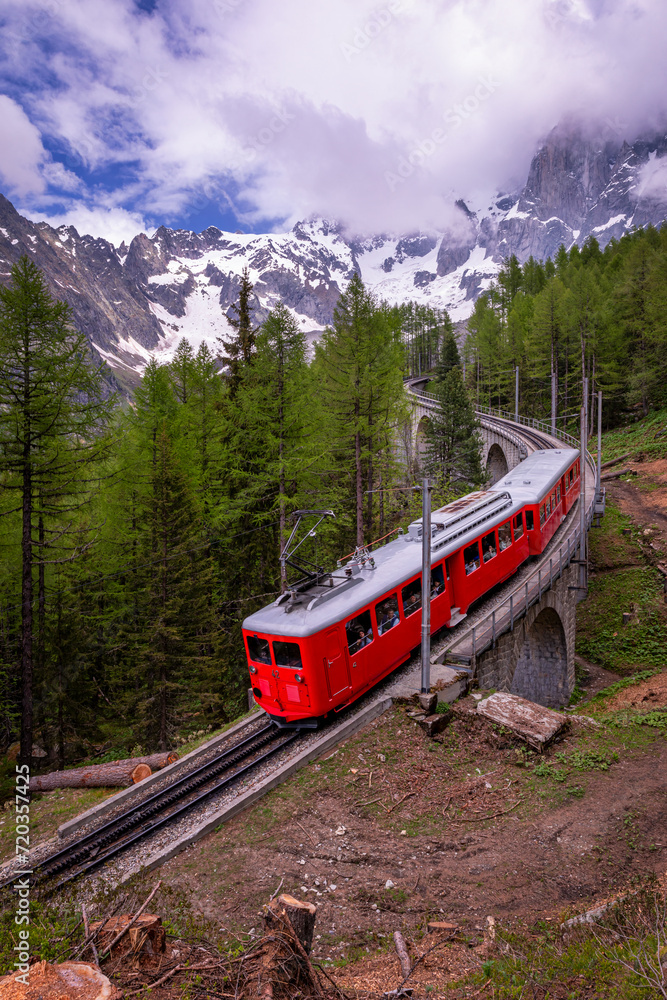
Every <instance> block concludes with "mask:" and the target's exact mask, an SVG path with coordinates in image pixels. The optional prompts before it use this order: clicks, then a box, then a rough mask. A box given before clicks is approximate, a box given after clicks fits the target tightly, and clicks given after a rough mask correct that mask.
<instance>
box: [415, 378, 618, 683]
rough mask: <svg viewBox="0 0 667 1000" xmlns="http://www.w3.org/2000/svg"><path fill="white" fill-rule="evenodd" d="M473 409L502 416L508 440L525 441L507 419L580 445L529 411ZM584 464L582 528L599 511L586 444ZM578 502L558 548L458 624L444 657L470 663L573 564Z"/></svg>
mask: <svg viewBox="0 0 667 1000" xmlns="http://www.w3.org/2000/svg"><path fill="white" fill-rule="evenodd" d="M406 388H407V389H408V391H410V392H411V393H413V394H414V395H415V396H417V397H420V398H421V397H425V398H426V399H427V400H428V401H429V402H430V401H433V402H437V398H436V397H435V396H433V394H432V393H428V392H424V391H421V390H417V389H415V388H413V386H411V385H409V384H408V385H407V386H406ZM476 412H477V413H478V414H479V415H480V416H481V417H486V418H487V419H488V420H489V421H491V422H494V421H497V422H500V421H502V422H503V424H502V425H501V426H502V428H503V433H504V434H507V436H508V437H509V438H510V440H512V438H514V437H519V439H520V440H521V443H522V445H524V446H525V442H524V441H523V440H522V439H521V438H520V436H519V435H516V434H515V432H514V431H512V430H510V429H509V428H507V427H506V424H507V423H510V424H513V425H514V427H517V426H523V427H526V428H530V429H531V430H533V431H535V432H536V433H537V434H538V435H544V436H545V437H547V438H548V440H546V441H543V442H542V443H543V444H544V445H545V446H546V447H548V448H552V447H554V444H553V442H554V441H557V442H559V443H560V442H563V443H564V444H567V445H569V446H570V447H573V448H577V449H579V448H580V442H579V441H578V440H577V439H576V438H575V437H573V436H572V435H571V434H568V433H566V432H565V431H560V432H559V433H558V436H557V437H554V436H552V434H551V427H550V425H549V424H547V423H546V421H544V420H538V419H536V418H535V417H522V416H519V419H518V421H517V420H515V414H513V413H509V412H507V411H506V410H501V409H495V408H493V407H490V406H479V407H478V408H477V411H476ZM556 446H557V445H556ZM586 466H588V468H589V471H590V474H591V475H590V482H589V483H586V486H587V487H588V488H587V489H586V490H585V499H584V502H585V504H586V510H585V515H584V529H585V531H586V532H588V530H589V529H590V526H591V523H592V521H593V517H594V516H595V514H596V513H599V511H596V503H597V500H598V498H597V497H596V490H595V486H594V484H595V481H596V462H595V460H594V458H593V456H592V455H591V453H590V452H589V451H588V449H586V462H585V466H584V474H585V468H586ZM587 478H589V477H587ZM580 503H581V494H580V496H579V500H578V501H577V503H576V505H574V507H573V508H572V510H571V511H570V514H569V515H568V522H569V524H568V528H569V530H568V531H567V533H566V537H565V538H564V539H563V540H562V541H561V543H560V545H559V546H558V548H557V549H555V548H554V549H551V550H550V549H547V553H546V554H545V555H544V556H542V558H541V560H540V563H539V565H538V566H536V567H535V568H533V569H531V570H530V571H528V572H527V568H525V569H524V571H523V573H522V574H521V575H522V580H521V583H520V584H518V585H517V586H516V587H515V588H514V589H513V590H512V591H511V592H510V594H509V595H508V596H507V597H504V598H503V599H502V600H501V601H500V602H499V603H494V604H493V606H492V608H490V610H489V612H488V613H487V614H486V615H485V617H484V618H483V619H482V620H481V621H478V622H477V623H476V624H475V625H471V626H468V627H467V628H466V627H465V626H464V629H463V632H462V634H461V635H458V636H456V637H455V638H454V641H453V642H451V643H450V644H448V645H447V647H446V650H445V655H446V660H448V661H450V662H455V663H456V662H458V663H468V664H472V665H473V667H474V665H475V661H476V658H477V656H479V655H480V654H481V653H483V652H484V651H485V650H487V649H489V648H493V647H495V645H496V643H497V641H498V638H499V637H500V636H501V635H503V634H504V633H506V632H510V631H513V629H514V625H515V623H516V622H517V620H519V619H520V618H522V617H523V616H524V615H525V614H526V613H527V611H528V610H529V608H531V607H532V606H533V605H534V604H538V603H539V602H540V601H541V600H542V595H543V594H544V593H545V591H546V590H548V589H550V588H551V587H552V586H553V584H554V582H555V581H556V580H558V579H559V578H560V577H562V575H563V573H564V571H565V570H566V569H567V568H568V567H569V566H570V564H571V563H572V562H573V561H574V562H575V563H576V564H579V558H578V556H577V553H580V552H581V521H580V517H579V516H577V514H578V513H579V509H580V508H579V504H580ZM568 522H565V523H568ZM577 589H578V588H577ZM457 631H458V630H457Z"/></svg>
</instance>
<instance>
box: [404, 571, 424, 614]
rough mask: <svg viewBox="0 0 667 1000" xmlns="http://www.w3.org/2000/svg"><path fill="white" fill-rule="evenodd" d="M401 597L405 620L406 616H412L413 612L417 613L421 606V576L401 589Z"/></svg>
mask: <svg viewBox="0 0 667 1000" xmlns="http://www.w3.org/2000/svg"><path fill="white" fill-rule="evenodd" d="M401 597H402V598H403V614H404V615H405V617H406V618H407V617H408V615H413V614H414V613H415V611H419V609H420V608H421V606H422V578H421V576H418V577H417V579H416V580H413V581H412V583H409V584H408V585H407V587H403V590H402V591H401Z"/></svg>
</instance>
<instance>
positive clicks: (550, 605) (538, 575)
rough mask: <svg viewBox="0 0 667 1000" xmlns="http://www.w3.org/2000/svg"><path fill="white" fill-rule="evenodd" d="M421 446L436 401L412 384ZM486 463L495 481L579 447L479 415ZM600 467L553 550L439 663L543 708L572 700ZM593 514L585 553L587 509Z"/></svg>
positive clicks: (458, 632) (545, 431)
mask: <svg viewBox="0 0 667 1000" xmlns="http://www.w3.org/2000/svg"><path fill="white" fill-rule="evenodd" d="M408 393H409V396H410V399H411V403H412V407H413V434H414V439H415V440H416V443H417V447H419V444H420V437H421V439H423V434H424V425H425V421H426V420H428V419H429V411H432V409H433V407H434V405H435V403H434V400H433V398H432V397H429V395H428V394H427V393H425V392H424V391H423V389H422V388H421V386H419V387H414V386H408ZM477 416H478V419H479V420H480V423H481V429H482V440H483V447H484V456H483V457H484V458H485V461H486V466H487V469H488V471H489V478H490V480H491V482H492V483H493V482H496V481H497V480H498V479H500V478H501V476H503V475H504V474H505V472H507V471H509V469H512V468H513V467H514V466H515V465H517V464H518V463H519V462H520V461H522V460H523V459H524V458H525V457H526V456H527V455H528V454H529V453H530V452H532V451H534V450H536V449H537V448H554V447H555V448H558V447H578V443H577V442H576V441H575V440H574V439H573V438H571V437H570V436H569V435H564V436H563V437H564V439H563V440H560V439H556V438H553V437H552V436H551V435H550V433H549V428H548V426H547V425H546V424H540V423H539V422H538V421H523V420H520V422H519V423H517V422H515V421H514V419H513V415H512V414H508V413H500V412H499V411H490V410H488V409H487V410H485V411H484V412H482V411H478V414H477ZM595 486H596V480H595V465H594V463H593V460H592V458H591V457H590V455H589V456H588V460H587V462H586V465H585V489H584V494H583V497H582V499H580V500H579V501H578V502H577V504H575V506H574V508H573V509H572V511H571V512H570V514H569V516H568V517H567V519H566V520H565V521H564V522H563V524H562V525H561V526H560V528H559V529H558V531H557V532H556V534H555V536H554V538H553V539H552V540H551V542H550V544H549V546H548V548H547V550H546V551H545V552H544V553H543V554H542V555H541V556H538V557H531V559H530V560H529V561H528V562H527V563H526V564H524V566H523V567H522V568H521V570H520V571H519V572H518V573H516V574H515V576H514V577H513V578H512V579H511V580H509V581H507V582H506V583H504V584H502V585H500V586H499V587H497V588H495V589H494V590H493V591H492V592H491V593H490V594H488V595H487V596H486V597H485V598H484V599H483V601H481V602H480V604H479V605H477V606H476V607H473V608H472V609H471V610H470V612H469V614H468V617H467V619H466V620H465V621H463V622H461V623H460V624H459V625H457V626H456V627H455V628H454V629H452V630H451V631H450V632H447V633H446V635H445V636H444V638H443V637H442V636H441V637H440V640H439V642H435V641H434V647H433V655H432V659H433V661H434V662H441V663H449V664H451V665H454V664H457V665H459V666H461V667H463V669H466V670H468V671H469V672H471V673H472V675H473V676H474V677H475V679H476V680H477V682H478V683H479V685H480V687H484V688H496V689H497V690H500V691H509V692H511V693H512V694H517V695H520V696H521V697H524V698H528V699H529V700H530V701H534V702H537V703H538V704H541V705H548V706H551V707H559V706H562V705H564V704H566V703H567V701H568V700H569V698H570V696H571V694H572V691H573V689H574V683H575V673H574V643H575V632H576V614H575V612H576V605H577V603H578V602H579V601H580V600H582V599H583V598H584V597H585V596H586V584H587V574H586V555H585V551H586V545H585V537H586V533H587V531H588V528H589V527H590V524H591V520H592V517H593V515H594V513H597V514H599V513H600V512H601V509H600V505H599V504H598V503H597V501H596V492H595ZM581 503H583V505H584V509H585V520H584V523H585V531H584V546H583V554H582V548H581V533H580V531H581V529H580V523H581V522H580V504H581Z"/></svg>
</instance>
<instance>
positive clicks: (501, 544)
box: [498, 521, 512, 552]
mask: <svg viewBox="0 0 667 1000" xmlns="http://www.w3.org/2000/svg"><path fill="white" fill-rule="evenodd" d="M511 544H512V529H511V527H510V523H509V521H506V522H505V524H501V525H500V527H499V528H498V548H499V549H500V551H501V552H504V551H505V549H508V548H509V547H510V545H511Z"/></svg>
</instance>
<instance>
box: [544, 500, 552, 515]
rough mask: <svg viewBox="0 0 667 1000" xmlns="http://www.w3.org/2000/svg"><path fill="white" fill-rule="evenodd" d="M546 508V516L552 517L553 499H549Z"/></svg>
mask: <svg viewBox="0 0 667 1000" xmlns="http://www.w3.org/2000/svg"><path fill="white" fill-rule="evenodd" d="M544 508H545V511H546V516H547V518H548V517H549V516H550V515H551V497H549V499H548V500H547V502H546V503H545V505H544Z"/></svg>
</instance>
